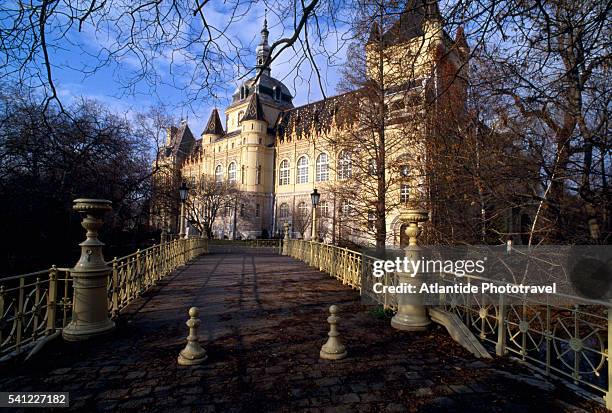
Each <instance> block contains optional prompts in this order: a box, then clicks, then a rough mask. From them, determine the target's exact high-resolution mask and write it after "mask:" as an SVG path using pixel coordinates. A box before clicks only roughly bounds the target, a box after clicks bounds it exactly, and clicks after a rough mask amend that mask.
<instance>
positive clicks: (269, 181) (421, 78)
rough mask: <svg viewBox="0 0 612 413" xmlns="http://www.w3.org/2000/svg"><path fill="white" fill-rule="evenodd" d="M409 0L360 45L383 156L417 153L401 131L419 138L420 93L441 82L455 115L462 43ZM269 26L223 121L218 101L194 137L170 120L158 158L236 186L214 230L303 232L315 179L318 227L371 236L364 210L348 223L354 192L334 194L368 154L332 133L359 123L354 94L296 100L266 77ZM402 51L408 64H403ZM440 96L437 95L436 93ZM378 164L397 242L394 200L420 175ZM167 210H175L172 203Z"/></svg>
mask: <svg viewBox="0 0 612 413" xmlns="http://www.w3.org/2000/svg"><path fill="white" fill-rule="evenodd" d="M414 3H416V4H414V5H413V7H411V8H410V9H407V10H406V11H404V13H403V14H402V15H401V17H400V18H399V19H398V20H397V21H396V22H395V23H394V24H393V25H392V26H391V27H390V28H388V30H386V31H385V32H381V30H380V29H379V28H378V26H376V25H374V27H372V31H371V34H370V40H369V42H368V44H367V46H366V48H365V50H364V51H363V53H364V54H365V59H364V61H365V62H366V65H367V76H371V77H376V76H378V75H380V68H381V67H382V71H383V77H384V79H385V82H386V84H387V88H386V92H385V97H384V99H385V105H386V106H387V107H388V108H389V113H390V116H391V115H392V116H391V117H392V119H389V120H388V121H387V122H386V126H385V127H386V128H388V131H387V132H388V134H389V136H391V137H394V138H390V139H388V140H389V141H393V142H394V146H393V147H392V148H391V147H390V148H389V149H388V152H389V158H390V159H400V158H401V157H402V156H411V157H413V158H415V159H419V162H420V161H422V160H421V159H420V158H419V156H418V154H415V153H418V152H419V146H418V144H414V145H412V144H411V145H407V143H402V139H404V138H403V136H404V134H406V133H407V132H406V131H411V132H410V134H412V138H414V139H413V140H412V141H411V142H415V141H416V142H418V141H419V140H421V139H426V133H427V128H426V127H425V125H424V124H423V123H424V122H425V120H424V119H425V117H423V116H421V115H422V112H423V108H424V107H425V106H424V102H425V101H427V99H428V96H429V95H430V94H431V93H438V90H442V89H444V95H445V96H448V98H447V99H446V100H448V102H447V106H449V107H451V109H453V111H452V112H453V113H454V114H455V115H453V116H456V117H460V116H462V115H461V113H462V110H463V107H464V105H465V99H466V77H467V56H468V54H469V51H468V49H467V43H466V41H465V38H464V37H463V32H462V31H461V30H460V31H458V32H457V36H456V37H455V38H454V39H452V38H451V37H450V36H449V35H448V34H447V33H446V32H445V31H444V29H443V21H442V18H441V17H440V12H439V10H438V7H437V4H435V3H434V4H431V2H426V1H425V0H420V1H417V2H414ZM268 34H269V32H268V29H267V23H266V21H265V20H264V25H263V29H262V30H261V41H260V43H259V45H258V46H257V51H256V71H255V72H256V73H255V75H254V76H253V77H252V78H250V79H248V80H246V81H244V82H242V83H241V84H240V85H239V86H238V88H237V89H236V90H235V92H234V93H233V95H232V101H231V103H230V105H229V106H228V107H227V108H225V128H224V127H223V124H222V122H221V118H220V114H219V111H218V110H217V109H214V110H213V111H212V113H211V114H210V118H209V120H208V123H207V125H206V128H205V130H204V131H203V132H202V134H201V135H200V138H199V139H196V138H195V137H194V136H193V134H192V133H191V131H190V129H189V126H188V125H187V123H186V122H183V123H182V124H181V125H180V126H179V127H172V128H169V130H168V139H167V142H166V147H165V148H164V150H162V151H161V152H160V162H162V163H163V164H165V165H170V166H172V167H173V168H174V170H175V171H176V176H175V178H176V177H179V178H176V179H182V180H185V181H186V182H187V183H188V185H190V186H192V187H193V186H196V185H197V182H198V181H199V179H200V177H202V176H207V177H209V178H210V179H214V180H215V181H216V182H229V183H231V184H232V185H234V186H235V187H236V188H237V189H238V190H239V191H240V193H241V196H240V197H239V198H236V199H235V202H234V203H233V204H232V203H229V204H226V205H225V206H224V207H223V208H222V210H220V211H219V212H218V213H217V215H216V219H215V221H214V224H213V225H212V234H213V236H214V237H216V238H230V239H231V238H256V237H270V236H278V235H281V233H282V228H283V224H284V223H285V222H289V223H290V224H292V231H293V235H294V236H296V237H304V238H307V239H308V238H310V236H311V229H310V225H311V220H310V216H311V213H312V211H311V209H312V206H311V199H310V194H311V192H312V191H313V190H314V189H315V188H317V190H318V191H319V192H320V193H321V201H320V204H319V208H318V213H317V215H318V217H319V218H320V219H319V223H318V225H319V226H320V227H319V228H318V229H317V233H318V234H319V236H320V237H322V238H324V239H326V240H329V241H332V240H333V241H337V240H338V239H339V238H349V239H350V238H354V239H355V241H360V242H365V243H368V242H369V241H371V239H372V237H371V236H370V235H368V229H371V227H372V223H371V222H370V221H371V218H370V216H369V215H370V214H368V213H365V214H353V215H354V216H353V218H352V220H353V221H360V223H358V224H354V223H353V224H351V225H348V221H349V215H351V213H350V209H351V202H358V201H354V200H351V199H346V198H347V197H346V196H344V197H343V196H341V195H339V190H340V189H341V188H342V187H343V186H345V182H346V183H347V184H348V182H349V181H350V180H351V179H352V178H353V177H354V176H355V175H356V174H357V173H358V172H357V171H358V169H359V168H357V167H356V166H357V164H356V163H358V162H359V163H367V162H368V159H367V157H364V156H363V155H359V154H357V153H351V151H350V148H347V146H349V147H350V146H351V144H350V143H348V144H345V145H343V144H342V143H341V139H340V138H341V137H342V136H345V135H348V134H350V133H351V131H354V130H356V129H359V128H360V127H361V126H359V125H358V124H359V119H358V118H359V116H355V114H354V107H353V105H354V104H359V99H360V98H359V97H358V96H357V97H356V95H355V94H354V93H346V94H342V95H339V96H335V97H332V98H328V99H325V100H321V101H318V102H314V103H310V104H307V105H303V106H299V107H294V105H293V96H292V95H291V92H290V91H289V89H288V88H287V87H286V86H285V85H284V84H283V83H282V82H281V81H279V80H278V79H275V78H274V77H272V73H271V70H270V68H269V67H268V66H267V65H266V64H267V61H268V59H269V55H270V47H269V44H268ZM381 48H382V49H384V58H383V59H382V65H379V64H378V62H377V61H375V60H376V59H375V58H374V56H376V55H377V53H376V52H377V51H378V52H380V50H381ZM378 55H379V56H381V54H380V53H378ZM379 60H380V59H379ZM408 61H410V62H411V64H410V67H407V66H406V67H404V64H405V62H408ZM457 74H459V76H458V75H457ZM445 76H446V77H445ZM434 87H435V90H434V89H433V88H434ZM432 90H433V92H432ZM400 91H401V92H406V91H407V93H399V92H400ZM440 94H441V93H440ZM438 101H439V102H441V103H440V104H443V103H444V100H443V99H440V96H438ZM355 102H357V103H355ZM347 142H348V141H347ZM406 142H408V141H407V140H406ZM407 146H411V148H407ZM391 164H392V162H389V165H391ZM385 168H389V169H390V170H389V172H388V174H389V176H392V175H393V174H397V175H398V177H399V179H398V180H397V184H393V185H392V186H391V187H390V190H389V192H388V194H387V198H388V199H389V202H392V203H393V205H390V207H389V212H388V214H387V219H386V225H387V234H388V239H387V243H388V244H399V243H400V238H401V235H400V233H401V228H400V226H401V224H400V222H399V212H398V211H399V209H398V208H396V207H395V206H394V205H396V204H397V206H398V207H399V206H400V204H401V203H405V202H406V201H407V200H408V197H409V196H410V195H409V194H410V193H411V190H412V189H411V187H412V186H415V185H417V183H416V182H414V179H418V178H414V177H411V178H408V175H407V174H406V173H405V169H403V168H400V169H399V170H397V171H396V170H391V169H392V168H391V166H387V165H385ZM362 169H363V170H366V169H367V168H362ZM404 178H406V179H404ZM340 192H341V191H340ZM172 211H173V213H174V214H176V211H177V209H176V208H174V209H173V210H172ZM357 215H358V217H357V218H356V216H357ZM162 221H164V222H163V223H162V224H159V222H158V224H159V225H167V223H168V222H170V225H171V226H173V227H174V228H176V219H169V218H168V217H164V218H163V219H162ZM160 222H161V221H160ZM173 222H174V223H175V224H172V223H173ZM189 226H190V225H189V224H188V227H189ZM188 232H190V233H191V234H193V233H195V230H194V228H193V227H192V228H190V229H189V231H188Z"/></svg>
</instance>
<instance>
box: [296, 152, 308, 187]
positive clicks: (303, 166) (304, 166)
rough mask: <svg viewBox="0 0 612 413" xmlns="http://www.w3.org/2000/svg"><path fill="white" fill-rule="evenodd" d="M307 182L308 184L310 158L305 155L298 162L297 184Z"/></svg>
mask: <svg viewBox="0 0 612 413" xmlns="http://www.w3.org/2000/svg"><path fill="white" fill-rule="evenodd" d="M306 182H308V157H307V156H306V155H304V156H301V157H300V159H298V161H297V178H296V183H298V184H305V183H306Z"/></svg>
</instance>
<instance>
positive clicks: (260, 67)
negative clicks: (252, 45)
mask: <svg viewBox="0 0 612 413" xmlns="http://www.w3.org/2000/svg"><path fill="white" fill-rule="evenodd" d="M267 14H268V9H266V16H265V17H264V22H263V28H262V29H261V42H259V45H258V46H257V65H256V66H255V67H256V68H257V74H258V75H259V74H260V72H262V73H263V74H266V75H268V76H270V67H269V64H266V62H267V60H268V59H269V57H270V46H269V45H268V35H269V34H270V32H269V31H268V18H267Z"/></svg>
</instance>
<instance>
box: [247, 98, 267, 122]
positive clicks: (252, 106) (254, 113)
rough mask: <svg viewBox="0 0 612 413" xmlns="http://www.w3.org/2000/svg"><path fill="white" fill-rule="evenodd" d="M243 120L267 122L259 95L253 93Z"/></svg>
mask: <svg viewBox="0 0 612 413" xmlns="http://www.w3.org/2000/svg"><path fill="white" fill-rule="evenodd" d="M242 120H243V121H245V120H266V118H265V117H264V111H263V108H262V107H261V102H259V94H258V93H253V94H252V95H251V96H249V104H248V106H247V108H246V110H245V112H244V116H243V117H242Z"/></svg>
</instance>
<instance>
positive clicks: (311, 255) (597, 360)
mask: <svg viewBox="0 0 612 413" xmlns="http://www.w3.org/2000/svg"><path fill="white" fill-rule="evenodd" d="M284 242H285V243H286V248H283V251H284V252H285V253H286V255H289V256H291V257H293V258H296V259H299V260H301V261H304V262H305V263H307V264H308V265H311V266H313V267H315V268H318V269H319V270H321V271H324V272H327V273H328V274H329V275H330V276H332V277H334V278H336V279H338V280H339V281H341V282H342V283H343V284H345V285H349V286H351V287H352V288H355V289H358V290H359V291H360V294H361V295H362V296H363V295H367V297H368V298H369V299H371V300H374V301H376V302H378V303H379V304H382V305H383V306H384V307H385V308H391V309H396V308H397V300H396V298H395V294H389V293H387V292H386V291H387V289H384V291H385V293H384V294H383V293H381V294H372V293H371V292H369V291H364V289H365V288H367V287H365V286H372V285H373V283H374V282H378V283H382V284H383V285H384V286H390V285H397V279H396V276H395V275H394V274H392V273H391V274H388V273H387V274H385V275H384V276H383V277H381V278H376V279H375V280H374V277H373V275H372V274H373V262H374V261H376V258H375V257H371V256H368V255H366V254H363V253H360V252H357V251H352V250H349V249H346V248H340V247H336V246H333V245H328V244H322V243H319V242H313V241H304V240H295V239H291V240H288V241H284ZM429 275H433V274H429ZM437 275H439V277H440V280H441V282H443V283H447V284H453V283H466V282H467V281H469V280H470V279H472V278H473V279H478V280H480V281H486V282H491V283H498V282H497V281H494V280H488V279H485V278H483V277H473V276H467V275H465V276H462V277H455V275H453V274H437ZM506 284H507V283H504V284H503V285H506ZM496 297H499V298H498V299H497V301H496V302H495V301H494V303H493V304H491V302H492V301H491V298H490V297H485V296H484V295H483V294H482V293H480V294H442V295H441V297H440V299H441V306H440V307H441V308H442V309H444V310H445V311H448V312H452V313H455V314H457V316H458V317H459V318H460V319H461V320H462V321H463V322H464V324H465V325H466V326H468V327H469V328H470V330H471V331H472V332H473V333H474V334H475V335H476V336H477V337H478V338H479V339H480V340H481V341H482V342H483V344H484V346H485V348H487V349H488V350H489V351H490V352H491V353H494V354H497V355H505V354H511V355H514V356H516V357H517V358H519V359H521V360H523V361H525V362H527V363H529V364H530V365H531V366H533V367H534V368H536V369H537V370H539V371H541V372H542V373H544V374H546V375H549V376H556V377H558V378H561V379H563V380H565V381H566V382H568V383H570V384H573V385H577V386H578V387H580V388H581V389H583V390H587V391H589V392H590V394H591V395H593V396H595V397H596V398H599V400H601V398H600V397H601V396H603V397H604V400H605V403H606V406H607V407H608V409H612V388H611V383H612V354H610V348H611V346H612V303H609V302H605V301H597V300H589V299H585V298H581V297H577V296H569V295H562V294H557V295H556V297H551V298H550V299H549V300H548V301H547V302H545V301H538V300H535V299H525V298H524V297H523V296H517V295H513V294H498V295H497V296H496ZM553 298H554V299H553ZM561 298H563V299H565V300H561ZM560 302H573V303H576V304H575V305H572V306H567V305H566V306H564V305H560V304H558V303H560Z"/></svg>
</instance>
